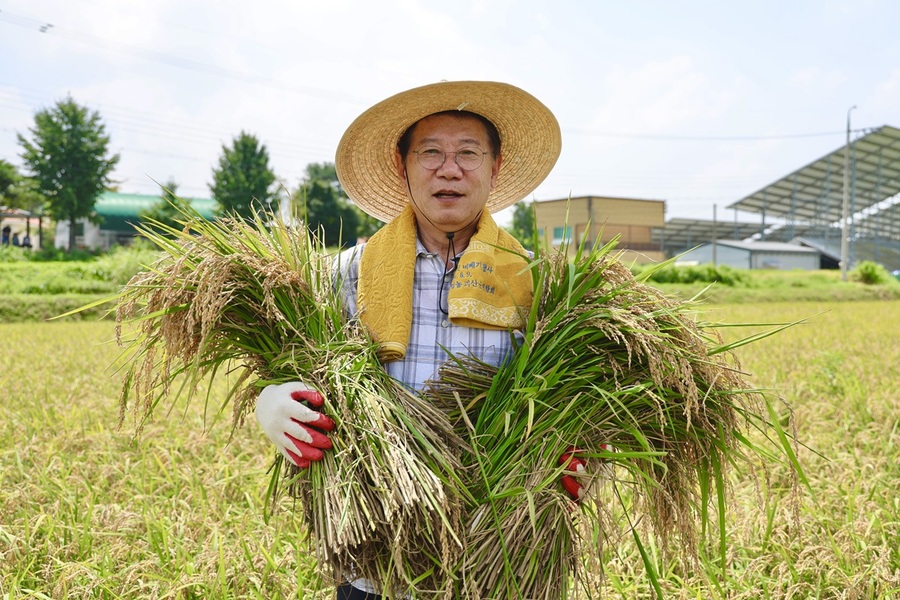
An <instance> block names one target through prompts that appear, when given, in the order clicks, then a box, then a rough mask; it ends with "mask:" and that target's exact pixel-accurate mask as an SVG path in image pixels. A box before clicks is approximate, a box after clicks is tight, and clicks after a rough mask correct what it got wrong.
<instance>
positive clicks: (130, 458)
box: [0, 301, 900, 599]
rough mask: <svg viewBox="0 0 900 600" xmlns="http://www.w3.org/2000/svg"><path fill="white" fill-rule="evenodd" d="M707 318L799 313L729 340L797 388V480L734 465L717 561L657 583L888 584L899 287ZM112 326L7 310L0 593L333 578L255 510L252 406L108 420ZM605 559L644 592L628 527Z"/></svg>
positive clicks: (783, 587) (827, 590) (262, 447)
mask: <svg viewBox="0 0 900 600" xmlns="http://www.w3.org/2000/svg"><path fill="white" fill-rule="evenodd" d="M704 317H705V318H707V319H709V320H713V321H722V322H726V323H742V322H743V323H763V322H764V323H775V322H791V321H796V320H800V319H808V321H806V322H805V323H803V324H800V325H797V326H794V327H792V328H790V329H788V330H786V331H784V332H782V333H779V334H778V335H776V336H774V337H770V338H767V339H765V340H763V341H760V342H758V343H755V344H752V345H750V346H747V347H744V348H741V349H740V350H739V351H738V356H739V357H740V359H741V361H742V363H743V366H744V368H745V370H746V371H747V372H749V373H750V374H751V379H752V381H753V382H754V383H755V384H756V385H758V386H761V387H765V388H769V389H770V390H771V394H772V395H773V396H781V397H782V398H783V399H784V400H785V401H786V402H787V403H788V404H790V405H791V406H792V407H793V409H794V415H793V418H794V421H793V423H794V425H795V426H796V431H797V435H798V441H799V442H800V443H801V444H803V445H804V446H805V447H800V449H799V454H800V460H801V462H802V464H803V467H804V470H805V474H806V476H807V477H808V480H809V488H805V487H802V486H801V487H798V488H795V489H794V493H793V494H792V493H791V487H790V485H789V473H788V472H787V470H786V469H784V468H782V467H780V466H778V465H774V466H773V467H772V468H771V470H770V473H769V475H768V477H766V478H762V479H753V478H751V477H750V476H749V475H748V474H747V473H746V472H744V471H743V470H742V469H738V470H736V471H735V472H734V473H733V486H734V489H733V503H732V509H731V511H730V512H729V514H728V539H729V551H728V557H729V569H728V576H727V578H721V577H712V578H710V577H703V576H701V574H700V573H692V572H690V571H689V570H687V569H685V568H684V567H681V566H678V565H665V564H663V563H660V566H659V568H660V571H661V576H662V577H663V579H664V582H663V587H664V590H665V593H666V595H667V597H671V598H883V599H888V598H895V597H900V549H898V548H900V494H898V490H900V384H898V382H900V349H898V338H900V336H898V332H900V302H897V301H856V302H806V301H792V302H766V303H754V302H745V303H741V304H723V305H709V306H706V307H705V308H704ZM113 327H114V326H113V324H112V323H110V322H108V321H105V322H104V321H100V322H97V321H82V322H52V323H44V322H24V323H3V324H0V343H2V348H0V364H2V369H0V386H2V397H0V596H2V597H3V598H330V597H332V595H333V592H332V591H331V590H330V588H329V582H323V581H321V580H320V579H318V578H317V576H316V574H315V565H314V561H313V560H312V559H311V557H310V556H309V554H308V545H307V541H306V539H305V532H304V530H303V528H302V526H301V524H300V521H299V519H298V518H296V517H295V516H294V507H292V505H291V503H290V501H287V500H286V501H283V502H282V503H281V504H280V505H279V506H278V507H277V508H278V510H277V511H276V514H275V515H274V516H273V517H272V518H271V519H270V520H269V521H268V522H266V521H265V519H264V502H265V491H266V486H267V483H268V475H267V473H266V470H267V468H268V466H269V464H270V462H271V459H272V453H271V446H270V445H269V444H268V442H267V441H266V440H265V438H264V436H263V435H262V433H261V432H260V431H259V429H258V428H257V426H256V424H255V422H253V421H252V419H251V421H249V422H248V423H246V424H245V425H244V426H243V427H240V428H238V429H237V430H236V431H234V432H233V435H232V429H231V425H230V413H229V414H226V415H225V416H224V417H223V418H222V419H221V420H220V421H219V422H215V423H214V422H212V421H213V420H212V416H213V415H214V414H215V408H214V407H211V408H210V409H209V410H208V411H207V414H204V407H203V404H202V401H195V402H193V403H191V404H190V405H189V406H187V407H186V405H185V402H184V401H183V400H182V401H179V402H176V403H175V405H174V408H173V411H172V412H171V413H170V414H168V415H166V414H165V413H164V412H158V414H157V419H156V421H155V422H153V423H150V424H149V425H148V426H147V427H146V428H145V430H144V433H143V435H142V436H141V438H140V439H138V440H134V439H133V433H134V426H133V423H132V422H131V421H130V420H129V419H128V418H126V421H125V424H124V425H123V427H122V428H121V429H120V428H118V427H117V423H118V407H117V396H118V391H119V386H120V383H121V381H120V377H119V376H118V374H117V373H116V372H114V371H113V370H111V369H110V368H109V367H110V365H111V364H112V363H113V362H114V360H115V359H116V357H117V355H118V350H117V348H116V347H115V345H114V344H113V343H112V338H113ZM755 330H756V329H754V328H744V329H725V330H723V333H724V334H725V335H726V336H727V337H730V338H735V337H738V336H740V337H743V336H745V335H748V334H749V333H751V332H753V331H755ZM225 385H227V382H224V381H217V382H216V383H215V385H214V387H213V388H212V389H211V390H209V392H210V394H209V397H210V398H212V399H213V401H214V400H215V399H216V398H217V397H219V392H218V390H223V389H224V386H225ZM204 391H206V390H204ZM783 416H784V417H785V422H787V420H786V419H787V415H786V412H784V411H783ZM764 491H765V492H771V495H770V497H771V498H772V499H773V500H772V501H771V502H769V503H765V504H763V503H761V499H762V498H764V497H766V496H767V494H764V493H762V492H764ZM602 563H603V564H604V565H605V575H606V579H605V587H604V592H603V596H602V597H603V598H642V597H646V598H649V597H650V590H649V586H648V585H647V582H646V578H645V576H644V573H643V572H642V566H641V561H640V557H639V555H638V553H637V550H636V548H635V547H634V545H633V543H631V542H630V541H629V537H628V536H627V532H625V531H624V530H623V535H622V538H621V539H619V540H616V541H615V543H613V544H610V545H609V546H608V547H607V550H606V555H605V556H603V557H602ZM702 567H704V568H705V567H708V572H710V573H716V570H715V568H714V565H712V564H710V565H705V566H702ZM576 596H577V594H575V595H573V597H576Z"/></svg>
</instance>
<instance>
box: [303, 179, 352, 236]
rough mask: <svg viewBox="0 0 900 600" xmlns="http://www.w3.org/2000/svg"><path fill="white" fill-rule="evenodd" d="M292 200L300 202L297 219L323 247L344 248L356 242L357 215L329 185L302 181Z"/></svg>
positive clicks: (318, 181) (315, 180)
mask: <svg viewBox="0 0 900 600" xmlns="http://www.w3.org/2000/svg"><path fill="white" fill-rule="evenodd" d="M296 197H297V198H298V199H299V200H300V204H299V206H298V208H299V209H300V215H299V216H300V217H301V218H303V220H304V221H305V222H306V226H307V227H308V228H309V230H310V231H311V232H313V233H315V234H317V235H321V236H322V238H323V241H324V242H325V243H326V244H328V245H331V246H337V245H341V246H346V245H347V243H348V242H350V243H355V242H356V238H357V229H358V227H359V216H358V214H357V213H356V212H355V210H354V208H355V207H351V206H350V204H349V203H348V202H347V200H346V199H345V198H344V197H343V196H342V195H341V194H340V193H339V192H338V190H337V189H336V188H335V187H334V186H333V185H331V184H330V182H328V181H322V180H320V179H312V180H306V181H304V182H303V183H302V184H300V189H299V190H298V191H297V194H296Z"/></svg>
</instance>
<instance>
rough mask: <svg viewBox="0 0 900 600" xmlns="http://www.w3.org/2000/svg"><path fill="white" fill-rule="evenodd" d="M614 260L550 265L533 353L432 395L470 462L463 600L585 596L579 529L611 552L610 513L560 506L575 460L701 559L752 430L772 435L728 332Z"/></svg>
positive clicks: (468, 372)
mask: <svg viewBox="0 0 900 600" xmlns="http://www.w3.org/2000/svg"><path fill="white" fill-rule="evenodd" d="M614 245H615V242H613V243H611V244H609V245H607V246H605V247H602V248H595V249H594V250H593V251H590V252H584V253H582V250H583V249H579V252H578V255H577V256H576V258H575V260H574V261H570V260H567V258H566V257H565V255H564V253H560V254H558V255H550V256H543V257H541V258H539V259H538V260H536V261H535V263H536V264H535V265H534V266H533V270H532V272H533V274H534V283H535V290H536V293H535V298H534V303H533V306H532V307H531V313H530V315H529V319H528V324H527V326H526V329H525V341H524V344H523V345H522V347H521V348H520V349H519V350H518V351H517V354H516V355H515V357H514V358H513V359H512V361H511V362H510V363H509V364H507V365H504V366H502V367H500V368H496V367H492V366H491V365H486V364H483V363H478V362H476V361H474V360H472V359H465V358H459V359H457V360H455V361H452V362H449V363H447V364H446V365H445V367H444V368H443V369H442V372H441V377H440V379H439V380H438V381H435V382H432V383H431V385H430V387H429V389H428V390H427V395H428V396H429V397H430V398H431V399H432V400H433V402H434V403H435V404H436V405H438V406H440V407H441V408H442V409H444V410H445V411H447V412H448V414H451V415H454V416H453V418H454V421H455V422H456V424H457V427H458V428H459V429H460V431H461V433H463V434H467V437H468V438H469V443H470V446H471V449H472V452H470V453H466V454H465V455H464V457H463V461H464V464H465V465H466V467H469V468H470V472H471V473H472V474H471V475H470V476H469V478H468V479H467V480H466V484H467V486H468V489H469V495H470V496H469V497H470V498H472V499H474V500H473V503H472V504H471V505H469V506H468V507H467V510H466V514H467V523H466V535H467V540H468V550H467V552H466V554H465V556H464V557H463V560H462V563H461V567H460V581H461V587H460V589H459V590H458V594H459V595H460V596H464V597H467V598H507V597H511V598H543V599H554V600H560V599H563V598H565V597H566V595H567V593H568V592H569V591H571V590H572V588H573V586H574V585H575V582H576V580H577V579H578V578H579V575H580V573H579V570H578V569H579V565H581V564H583V563H582V562H581V561H580V560H579V559H580V557H581V556H582V554H583V548H581V547H580V543H579V542H580V541H581V540H580V539H579V538H580V536H579V533H578V531H579V520H589V521H591V523H592V524H593V525H594V529H595V530H597V529H600V530H601V531H600V533H601V535H600V539H601V542H602V538H603V531H602V529H603V528H602V520H603V515H604V514H607V513H608V510H609V507H604V506H596V505H594V504H592V503H590V502H586V503H582V504H580V505H579V506H580V508H581V509H582V510H575V509H574V508H573V507H574V505H573V503H572V502H571V501H570V500H569V499H568V496H567V495H565V492H564V491H563V490H562V487H561V486H560V484H559V480H560V475H561V467H560V466H559V465H558V458H559V457H560V456H561V455H562V454H563V453H564V452H566V451H567V450H568V449H570V448H572V447H574V448H577V449H581V454H582V455H583V456H585V457H588V464H589V465H591V472H592V475H590V476H589V477H591V478H597V477H602V476H605V477H606V478H608V479H609V480H610V483H611V484H612V485H613V486H615V487H616V488H617V489H616V493H615V496H610V495H609V494H607V495H606V499H607V501H609V500H611V499H614V498H621V494H620V493H619V491H618V488H621V487H623V486H627V487H628V488H629V489H630V492H631V494H632V495H633V497H634V501H635V503H636V507H635V508H634V510H633V514H636V515H637V516H638V517H646V519H648V520H649V522H650V525H651V526H652V529H653V530H654V531H655V533H656V534H657V535H658V536H659V538H660V540H661V541H662V544H663V547H664V548H666V547H667V546H666V543H667V540H668V539H669V537H670V535H671V534H673V533H675V534H677V535H678V538H679V544H678V545H677V550H678V551H680V553H681V557H682V558H688V559H690V558H692V557H695V556H696V552H697V548H698V543H699V541H700V539H699V538H700V537H702V536H701V535H700V533H701V531H702V530H704V529H705V527H706V525H707V520H708V513H707V508H708V505H709V504H710V501H711V499H713V498H714V499H715V500H716V504H717V506H718V508H719V509H722V508H724V494H725V490H726V487H727V484H726V481H725V475H724V471H723V469H724V467H725V465H726V464H728V463H729V462H731V461H733V460H735V459H736V458H737V457H738V455H739V454H740V453H741V451H742V450H743V448H741V447H740V444H739V442H738V440H741V439H744V438H742V437H741V432H740V427H741V425H742V424H744V423H747V422H752V423H755V424H756V426H763V425H762V423H763V418H762V417H763V415H762V414H761V413H760V412H759V410H760V408H761V402H760V398H759V397H758V395H757V394H755V393H754V392H753V391H751V390H750V388H749V386H748V384H747V383H746V382H745V381H744V379H743V377H742V375H741V374H740V372H739V370H738V365H737V363H736V361H735V359H734V357H733V356H730V352H728V351H727V348H725V347H723V346H720V345H719V344H720V342H719V340H718V336H717V335H716V334H715V332H714V331H709V330H708V329H707V328H705V327H702V326H701V325H699V324H698V323H696V322H695V321H694V320H693V319H692V318H691V316H690V313H689V306H690V305H689V304H686V303H678V302H675V301H673V300H671V299H669V298H667V297H665V296H663V295H662V294H661V293H660V292H659V291H657V290H655V289H654V288H652V287H649V286H646V285H643V284H642V283H640V282H639V281H637V280H635V278H634V277H633V276H632V274H631V272H630V271H629V270H628V268H627V267H625V266H624V265H623V264H622V263H621V262H619V261H618V260H617V258H616V257H615V256H613V255H612V249H613V248H614ZM606 445H611V446H612V448H613V450H604V448H608V446H606ZM602 464H605V465H606V467H605V468H599V466H600V465H602ZM610 469H611V470H610ZM611 473H614V474H615V477H616V478H615V480H614V481H613V480H612V477H611ZM584 483H585V485H590V483H591V482H590V481H585V482H584ZM622 508H623V509H624V510H626V512H628V511H630V509H628V508H625V506H624V504H623V506H622ZM721 517H722V516H721V515H720V518H721ZM633 533H634V535H635V539H636V540H637V542H638V544H639V546H640V544H641V541H640V539H639V537H638V536H637V532H636V531H634V532H633ZM722 535H723V536H724V530H722ZM722 541H723V543H724V540H722ZM641 550H642V553H643V549H642V548H641ZM648 560H649V559H648V558H647V557H646V555H645V563H647V564H646V566H647V568H648V573H649V574H650V576H651V578H653V577H654V576H653V573H654V569H653V565H652V564H651V563H649V562H648ZM653 583H654V585H655V586H656V589H657V593H658V594H660V595H661V592H660V590H659V586H658V582H656V581H655V579H654V580H653Z"/></svg>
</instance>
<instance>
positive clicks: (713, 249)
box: [712, 204, 719, 267]
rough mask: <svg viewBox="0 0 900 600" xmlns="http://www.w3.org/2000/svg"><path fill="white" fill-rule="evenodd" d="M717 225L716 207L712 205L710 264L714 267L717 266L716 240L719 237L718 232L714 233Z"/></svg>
mask: <svg viewBox="0 0 900 600" xmlns="http://www.w3.org/2000/svg"><path fill="white" fill-rule="evenodd" d="M718 224H719V220H718V219H717V218H716V205H715V204H713V222H712V262H713V266H714V267H718V266H719V261H718V260H716V245H717V244H716V239H717V238H718V237H719V232H718V231H716V230H717V229H718V227H717V225H718Z"/></svg>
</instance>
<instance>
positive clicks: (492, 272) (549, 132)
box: [256, 82, 582, 600]
mask: <svg viewBox="0 0 900 600" xmlns="http://www.w3.org/2000/svg"><path fill="white" fill-rule="evenodd" d="M560 148H561V136H560V131H559V124H558V123H557V121H556V118H555V117H554V116H553V114H552V113H551V112H550V111H549V109H547V107H545V106H544V105H543V104H541V103H540V102H539V101H538V100H537V99H535V98H534V97H533V96H531V95H530V94H528V93H526V92H524V91H522V90H520V89H518V88H516V87H514V86H511V85H507V84H503V83H495V82H442V83H438V84H433V85H428V86H424V87H420V88H415V89H412V90H408V91H406V92H403V93H400V94H397V95H395V96H392V97H391V98H388V99H387V100H384V101H382V102H380V103H378V104H376V105H375V106H373V107H372V108H370V109H369V110H367V111H366V112H364V113H363V114H362V115H360V116H359V117H358V118H357V119H356V120H355V121H354V122H353V123H352V124H351V125H350V127H349V128H348V129H347V131H346V132H345V133H344V136H343V137H342V139H341V142H340V144H339V146H338V150H337V156H336V160H335V166H336V169H337V174H338V178H339V179H340V181H341V185H342V186H343V188H344V190H345V191H346V192H347V194H348V195H349V197H350V198H351V199H352V200H353V201H354V203H356V205H357V206H359V207H360V208H361V209H362V210H364V211H365V212H367V213H368V214H370V215H372V216H374V217H376V218H378V219H381V220H383V221H385V222H387V223H388V224H387V225H386V226H385V227H384V228H382V229H381V230H380V231H379V232H378V233H376V234H375V235H374V236H372V238H371V239H370V240H369V241H368V242H366V243H365V244H361V245H359V246H356V247H355V248H352V249H350V250H347V251H345V252H344V253H342V254H341V255H340V257H339V259H338V261H337V266H336V272H337V274H338V285H340V286H341V288H340V289H341V291H342V293H343V295H344V299H345V301H346V306H347V310H348V312H349V316H350V317H351V318H359V319H360V321H361V322H362V323H363V324H364V325H365V326H366V328H367V329H368V331H369V332H370V334H371V335H372V336H373V338H374V339H375V341H376V342H377V343H378V345H379V357H380V358H381V360H382V362H383V363H384V367H385V369H386V370H387V372H388V373H389V374H390V375H391V376H392V377H394V378H395V379H397V380H398V381H400V382H402V383H403V384H404V385H406V386H408V387H409V388H411V389H413V390H421V389H422V388H423V386H424V384H425V382H426V381H427V380H428V379H431V378H434V377H435V376H436V375H437V372H438V369H439V367H440V366H441V364H442V363H443V362H445V361H446V360H447V358H448V353H449V354H453V355H455V354H466V355H474V356H476V357H478V358H480V359H481V360H484V361H486V362H489V363H491V364H495V365H499V364H501V363H502V362H503V361H505V360H507V359H508V357H509V356H510V354H511V353H512V352H513V351H514V341H513V340H514V336H513V335H511V332H515V331H516V330H517V329H519V328H521V327H522V326H523V325H524V316H523V313H522V311H523V310H526V311H527V310H528V308H529V307H530V305H531V296H532V289H531V275H530V273H529V272H528V270H527V261H526V258H525V257H526V256H527V255H526V251H525V250H524V249H523V248H522V246H521V244H519V242H518V241H516V240H515V239H514V238H513V237H512V236H511V235H509V234H508V233H507V232H505V231H504V230H502V229H500V228H499V227H498V226H497V224H496V223H495V222H494V220H493V218H492V217H491V213H493V212H496V211H498V210H501V209H503V208H506V207H508V206H510V205H512V204H514V203H515V202H517V201H519V200H521V199H522V198H524V197H526V196H527V195H528V194H529V193H531V192H532V191H533V190H534V189H535V188H536V187H537V186H538V185H539V184H540V183H541V181H543V180H544V178H545V177H546V176H547V175H548V174H549V172H550V170H551V169H552V168H553V165H554V164H555V163H556V160H557V158H558V157H559V153H560ZM304 402H305V403H304ZM323 402H324V399H323V398H322V396H321V394H319V393H318V392H317V391H316V390H313V389H311V388H309V387H308V386H306V385H305V384H303V383H302V382H296V383H288V384H283V385H280V386H269V387H268V388H266V389H264V390H263V392H262V393H261V394H260V396H259V399H258V401H257V408H256V415H257V418H258V419H259V422H260V424H261V425H262V428H263V430H264V431H265V432H266V434H267V435H268V436H269V438H270V439H271V440H272V441H273V442H274V443H275V445H276V446H277V447H278V449H279V450H280V451H281V453H282V454H283V455H284V456H285V457H286V459H287V460H289V461H291V462H292V463H293V464H295V465H297V466H300V467H301V468H303V467H307V466H309V464H310V462H311V461H316V460H320V459H321V458H322V456H323V454H322V453H323V451H326V450H328V448H330V440H329V439H328V438H327V436H326V433H325V432H327V431H331V429H332V428H333V423H332V422H331V421H330V419H328V418H327V417H326V416H324V415H323V414H322V413H320V412H318V411H317V410H315V409H316V408H318V407H320V406H322V404H323ZM333 435H340V432H339V431H335V432H334V433H333ZM566 459H567V460H568V459H569V457H568V456H567V457H566ZM581 466H582V465H581V463H580V461H578V459H574V458H573V459H572V461H571V462H569V468H570V469H572V470H578V469H580V468H581ZM564 486H565V487H566V490H567V491H569V493H570V494H573V496H574V497H576V498H577V497H578V494H579V493H580V486H579V485H578V484H577V481H576V480H575V479H574V478H571V477H568V479H566V480H565V482H564ZM376 589H377V588H376V587H375V586H374V585H373V583H372V582H369V581H366V580H362V579H357V580H353V581H351V582H348V583H345V584H344V585H342V586H340V587H339V588H338V593H337V597H338V599H347V600H355V599H363V598H369V599H373V598H379V597H380V596H377V595H375V594H374V592H375V591H376Z"/></svg>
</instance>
